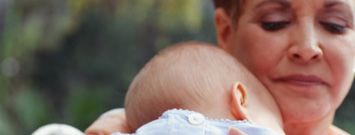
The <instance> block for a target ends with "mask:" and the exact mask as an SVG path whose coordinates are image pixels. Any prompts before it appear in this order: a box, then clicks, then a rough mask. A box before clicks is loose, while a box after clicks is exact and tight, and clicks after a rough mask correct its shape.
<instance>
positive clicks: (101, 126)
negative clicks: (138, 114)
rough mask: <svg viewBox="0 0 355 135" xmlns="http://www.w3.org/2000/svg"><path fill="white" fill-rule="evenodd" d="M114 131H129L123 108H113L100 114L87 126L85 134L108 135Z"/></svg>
mask: <svg viewBox="0 0 355 135" xmlns="http://www.w3.org/2000/svg"><path fill="white" fill-rule="evenodd" d="M114 132H121V133H131V131H130V129H129V128H128V125H127V120H126V115H125V112H124V109H123V108H119V109H113V110H110V111H108V112H106V113H104V114H102V115H101V116H100V117H99V118H98V119H97V120H96V121H95V122H94V123H93V124H91V125H90V127H89V128H87V129H86V131H85V134H86V135H110V134H112V133H114Z"/></svg>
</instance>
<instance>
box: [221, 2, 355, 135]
mask: <svg viewBox="0 0 355 135" xmlns="http://www.w3.org/2000/svg"><path fill="white" fill-rule="evenodd" d="M235 2H239V1H238V0H236V1H235ZM240 2H241V4H242V5H243V6H242V9H235V8H234V9H233V7H232V8H229V9H230V10H231V11H236V12H237V13H238V11H239V10H240V11H241V12H239V13H241V14H240V15H239V16H238V14H236V15H234V16H233V14H231V15H228V14H227V13H228V12H227V13H226V12H224V11H225V10H223V9H222V8H218V9H217V10H216V15H215V23H216V28H217V37H218V45H219V46H220V47H222V48H223V49H224V50H226V51H228V52H229V53H231V54H232V55H233V56H235V57H236V58H237V59H238V60H239V61H241V62H242V63H243V64H244V65H245V66H246V67H247V68H248V69H249V70H250V71H251V72H252V73H254V75H255V76H256V77H257V78H258V79H259V80H260V81H261V82H262V83H263V84H264V85H265V86H266V87H267V88H268V89H269V91H270V93H271V94H272V95H273V96H274V98H275V100H276V101H277V103H278V105H279V107H280V109H281V113H282V115H283V119H284V125H285V127H284V130H285V132H286V134H288V135H293V134H302V135H306V134H312V135H315V134H317V135H326V134H341V131H340V130H336V128H333V127H332V126H331V124H332V121H333V118H334V114H335V110H336V109H337V108H338V107H339V105H340V104H341V102H342V101H343V99H344V98H345V96H346V94H347V93H348V91H349V89H350V86H351V83H352V80H353V75H354V74H353V66H354V60H355V59H354V58H355V40H354V39H355V31H354V5H355V4H354V1H353V0H342V1H338V0H247V1H245V2H244V3H243V2H242V1H240ZM238 4H240V3H238ZM238 4H230V3H229V5H238ZM217 5H221V6H222V7H223V3H222V4H217ZM225 9H228V8H225ZM234 13H235V12H234ZM229 16H231V17H229ZM230 18H232V19H230ZM233 20H237V21H236V22H233Z"/></svg>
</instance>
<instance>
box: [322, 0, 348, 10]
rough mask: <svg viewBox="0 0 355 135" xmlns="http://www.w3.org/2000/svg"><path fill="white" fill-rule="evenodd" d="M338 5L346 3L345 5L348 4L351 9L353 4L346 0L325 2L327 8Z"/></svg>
mask: <svg viewBox="0 0 355 135" xmlns="http://www.w3.org/2000/svg"><path fill="white" fill-rule="evenodd" d="M336 5H345V6H347V7H348V8H350V9H351V6H350V5H349V4H348V3H346V2H344V1H329V2H326V3H325V4H324V7H325V8H331V7H334V6H336Z"/></svg>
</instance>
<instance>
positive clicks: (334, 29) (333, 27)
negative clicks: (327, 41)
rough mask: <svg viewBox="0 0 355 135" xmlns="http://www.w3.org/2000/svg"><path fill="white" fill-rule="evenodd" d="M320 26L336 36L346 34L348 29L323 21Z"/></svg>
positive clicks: (344, 26)
mask: <svg viewBox="0 0 355 135" xmlns="http://www.w3.org/2000/svg"><path fill="white" fill-rule="evenodd" d="M320 24H321V25H322V26H323V27H324V29H325V30H327V31H329V32H330V33H334V34H343V33H345V32H346V29H347V27H346V25H340V24H336V23H332V22H323V21H321V22H320Z"/></svg>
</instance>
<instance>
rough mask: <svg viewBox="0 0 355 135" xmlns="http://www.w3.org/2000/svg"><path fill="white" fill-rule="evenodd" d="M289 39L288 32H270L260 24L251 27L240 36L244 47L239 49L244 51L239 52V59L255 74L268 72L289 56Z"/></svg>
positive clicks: (241, 44)
mask: <svg viewBox="0 0 355 135" xmlns="http://www.w3.org/2000/svg"><path fill="white" fill-rule="evenodd" d="M287 40H288V37H287V33H286V32H276V33H270V32H266V31H264V30H263V29H261V27H260V26H254V27H251V28H250V29H249V30H247V31H245V32H244V34H241V36H240V39H239V41H241V42H240V43H239V45H240V46H242V48H239V49H240V50H242V51H241V52H240V53H239V54H240V55H241V56H238V57H239V58H240V59H239V60H240V61H242V63H243V64H245V66H247V68H248V69H249V70H251V71H252V72H253V73H254V74H258V72H267V71H268V70H271V69H272V68H273V67H276V66H277V64H278V62H279V61H280V60H281V59H282V58H283V57H284V56H287V55H285V54H286V53H285V51H286V48H287V44H288V43H287Z"/></svg>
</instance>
